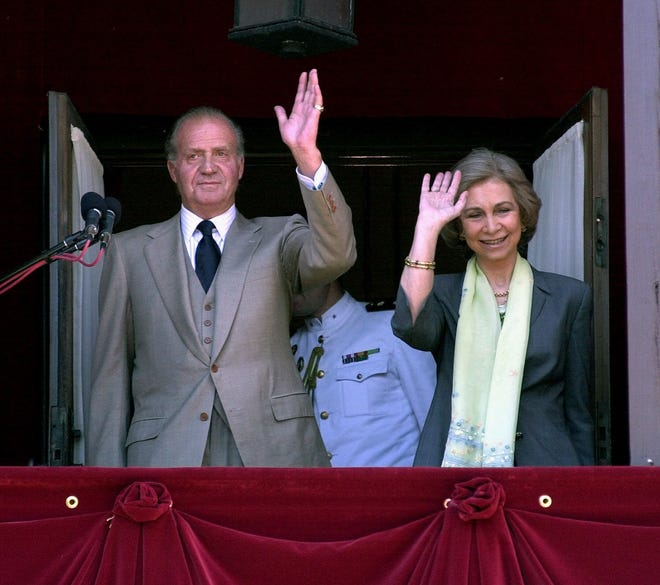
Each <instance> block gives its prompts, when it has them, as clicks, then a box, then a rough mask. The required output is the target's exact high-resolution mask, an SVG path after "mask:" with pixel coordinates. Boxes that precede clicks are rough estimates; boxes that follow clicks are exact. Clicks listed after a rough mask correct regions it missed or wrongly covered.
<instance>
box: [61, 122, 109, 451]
mask: <svg viewBox="0 0 660 585" xmlns="http://www.w3.org/2000/svg"><path fill="white" fill-rule="evenodd" d="M71 142H72V144H73V163H72V164H73V169H72V170H73V173H72V176H73V196H72V197H71V205H72V209H71V210H69V212H70V213H71V214H72V215H71V217H80V218H81V224H80V229H83V227H84V220H83V219H82V216H81V214H80V200H81V198H82V196H83V195H84V194H85V193H87V192H89V191H94V192H95V193H98V194H99V195H102V196H103V195H105V193H104V186H103V166H102V165H101V162H100V161H99V159H98V157H97V156H96V153H95V152H94V150H93V149H92V147H91V146H90V145H89V142H87V139H86V138H85V135H84V133H83V132H82V130H80V129H79V128H76V127H75V126H71ZM98 252H99V247H98V245H94V246H93V247H91V248H90V249H89V250H88V252H87V254H86V255H85V261H86V262H92V261H93V260H94V259H95V258H96V255H97V254H98ZM101 266H102V262H100V263H99V264H97V265H96V266H92V267H87V266H82V265H81V264H79V263H74V264H73V266H72V268H73V288H74V294H73V303H74V305H73V346H74V355H73V376H74V379H73V428H75V429H79V430H80V431H81V437H80V438H78V439H77V440H76V442H75V443H74V448H73V461H74V463H76V464H81V463H83V462H84V444H83V438H82V437H83V436H84V432H83V431H84V420H83V389H84V388H87V387H88V385H89V384H90V378H91V366H92V350H93V348H94V341H95V338H96V329H97V322H98V307H97V295H98V290H99V280H100V278H101Z"/></svg>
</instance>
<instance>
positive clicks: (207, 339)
mask: <svg viewBox="0 0 660 585" xmlns="http://www.w3.org/2000/svg"><path fill="white" fill-rule="evenodd" d="M204 343H206V344H207V345H208V344H209V343H213V338H212V337H205V338H204Z"/></svg>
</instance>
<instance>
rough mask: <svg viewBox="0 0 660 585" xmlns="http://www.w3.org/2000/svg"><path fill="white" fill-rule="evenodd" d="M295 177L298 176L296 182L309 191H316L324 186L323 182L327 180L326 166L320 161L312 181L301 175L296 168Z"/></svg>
mask: <svg viewBox="0 0 660 585" xmlns="http://www.w3.org/2000/svg"><path fill="white" fill-rule="evenodd" d="M296 175H298V180H299V181H300V182H301V183H302V184H303V186H305V187H307V188H308V189H309V190H310V191H318V190H319V189H321V188H322V187H323V185H324V184H325V180H326V179H327V178H328V165H326V164H325V163H324V162H323V161H321V166H320V167H319V169H318V170H317V171H316V173H315V174H314V179H310V178H309V177H307V176H305V175H303V174H302V173H301V172H300V171H299V170H298V168H296Z"/></svg>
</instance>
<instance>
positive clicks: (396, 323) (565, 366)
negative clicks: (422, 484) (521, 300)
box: [392, 269, 594, 466]
mask: <svg viewBox="0 0 660 585" xmlns="http://www.w3.org/2000/svg"><path fill="white" fill-rule="evenodd" d="M532 270H533V273H534V291H533V294H532V312H531V319H530V332H529V341H528V344H527V357H526V359H525V371H524V375H523V381H522V389H521V395H520V407H519V411H518V426H517V433H516V449H515V465H517V466H524V465H537V466H554V465H593V464H594V430H593V422H592V417H591V391H592V385H593V383H592V381H593V344H592V333H591V331H592V329H591V319H592V292H591V288H590V287H589V286H588V285H586V284H585V283H584V282H581V281H579V280H576V279H573V278H569V277H567V276H561V275H558V274H553V273H549V272H540V271H538V270H535V269H532ZM463 277H464V274H463V273H458V274H442V275H437V276H436V277H435V282H434V285H433V290H432V293H431V295H430V296H429V298H428V300H427V301H426V304H425V305H424V307H423V308H422V311H421V312H420V314H419V316H418V317H417V320H416V322H415V325H414V326H413V325H412V323H411V316H410V310H409V307H408V302H407V299H406V296H405V293H404V292H403V290H402V289H401V288H400V289H399V293H398V298H397V303H396V311H395V313H394V316H393V317H392V328H393V330H394V333H395V335H397V336H398V337H400V338H401V339H403V340H404V341H406V342H407V343H408V344H410V345H411V346H413V347H416V348H418V349H423V350H428V351H432V352H433V354H434V355H435V358H436V363H437V375H438V383H437V386H436V389H435V394H434V397H433V401H432V403H431V408H430V410H429V414H428V416H427V418H426V423H425V425H424V428H423V430H422V434H421V437H420V441H419V447H418V449H417V454H416V456H415V462H414V465H417V466H440V465H441V464H442V458H443V455H444V449H445V443H446V441H447V434H448V431H449V424H450V419H451V392H452V380H453V373H454V347H455V343H456V326H457V322H458V309H459V305H460V300H461V288H462V284H463ZM475 367H479V364H475Z"/></svg>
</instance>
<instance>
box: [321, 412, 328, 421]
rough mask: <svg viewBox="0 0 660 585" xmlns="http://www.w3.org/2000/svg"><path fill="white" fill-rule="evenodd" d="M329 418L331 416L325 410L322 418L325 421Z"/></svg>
mask: <svg viewBox="0 0 660 585" xmlns="http://www.w3.org/2000/svg"><path fill="white" fill-rule="evenodd" d="M329 416H330V414H329V413H328V411H326V410H324V411H323V412H322V413H321V418H322V419H323V420H326V419H327V418H328V417H329Z"/></svg>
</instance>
